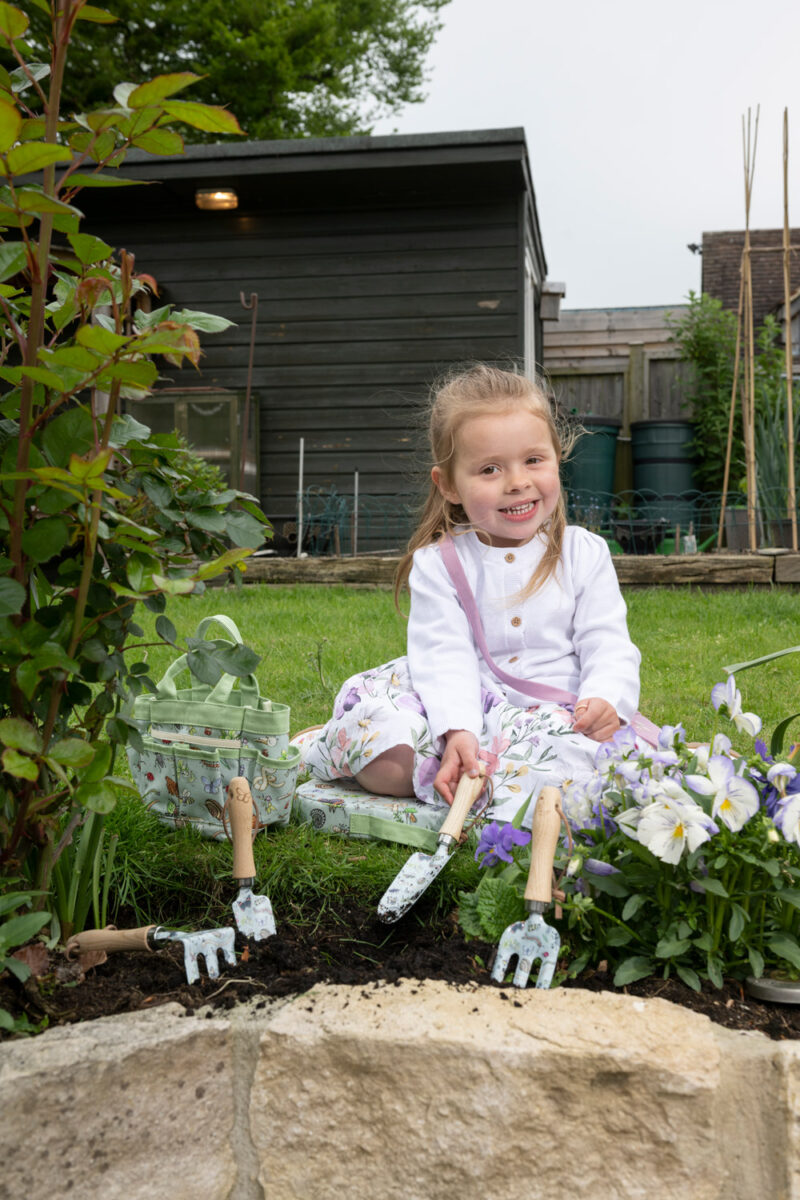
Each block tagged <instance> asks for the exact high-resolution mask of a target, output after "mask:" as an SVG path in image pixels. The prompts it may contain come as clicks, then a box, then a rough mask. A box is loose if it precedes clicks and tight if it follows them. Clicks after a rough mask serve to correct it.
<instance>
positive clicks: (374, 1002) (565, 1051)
mask: <svg viewBox="0 0 800 1200" xmlns="http://www.w3.org/2000/svg"><path fill="white" fill-rule="evenodd" d="M720 1035H722V1036H720ZM743 1037H744V1038H745V1041H746V1042H747V1050H746V1052H745V1054H744V1062H745V1066H746V1069H742V1070H740V1069H739V1066H738V1059H737V1057H736V1055H737V1053H738V1048H739V1047H740V1044H741V1039H742V1038H743ZM728 1055H732V1059H731V1062H728V1061H726V1056H728ZM773 1057H774V1050H773V1048H772V1044H771V1043H769V1042H768V1041H767V1039H766V1038H764V1037H763V1036H762V1035H760V1034H759V1035H754V1036H753V1037H752V1038H749V1039H748V1038H747V1035H737V1034H732V1033H729V1032H727V1031H725V1030H720V1029H718V1028H717V1027H714V1026H713V1025H712V1023H711V1022H710V1021H709V1020H708V1019H707V1018H705V1017H700V1016H697V1015H695V1014H692V1013H690V1012H688V1011H687V1010H685V1009H682V1008H679V1007H677V1006H675V1005H672V1004H669V1003H667V1002H665V1001H660V1000H649V1001H643V1000H639V999H636V998H634V997H629V996H625V995H612V994H604V995H598V994H594V993H590V992H585V991H579V990H554V991H549V992H544V991H542V992H540V991H536V990H532V989H531V990H528V991H525V992H521V993H519V992H515V991H514V990H513V989H508V991H506V992H500V991H499V990H495V989H487V988H479V989H478V988H476V989H469V988H466V989H464V988H461V989H457V988H453V987H451V986H448V985H446V984H440V983H432V982H427V983H425V984H419V983H414V982H410V981H404V982H403V983H401V984H400V985H399V986H387V985H383V986H380V985H378V986H375V987H371V988H368V989H359V988H317V989H314V991H312V992H310V993H308V994H307V995H306V996H303V997H298V998H297V999H296V1000H295V1001H294V1002H293V1003H292V1004H291V1005H287V1006H285V1007H284V1008H283V1009H282V1010H281V1011H280V1012H279V1013H278V1014H277V1015H276V1016H275V1017H274V1018H273V1019H272V1020H271V1021H270V1023H269V1026H268V1028H267V1029H266V1030H265V1032H264V1033H263V1035H262V1039H261V1056H260V1061H259V1063H258V1067H257V1068H256V1072H255V1077H254V1083H253V1091H252V1097H251V1130H252V1139H253V1143H254V1145H255V1148H256V1151H257V1154H258V1155H259V1158H260V1163H261V1168H260V1182H261V1186H262V1187H263V1189H264V1196H265V1197H266V1200H334V1197H335V1198H336V1200H341V1198H342V1197H362V1196H363V1197H369V1200H396V1198H397V1197H399V1196H402V1197H403V1198H404V1200H455V1198H457V1200H486V1197H491V1198H492V1200H519V1198H520V1197H523V1196H524V1197H525V1198H526V1200H536V1198H538V1197H547V1198H548V1200H552V1197H553V1196H573V1197H592V1200H596V1197H597V1196H603V1197H604V1198H607V1200H615V1198H617V1197H619V1198H624V1200H629V1198H630V1200H634V1198H636V1200H639V1198H641V1200H652V1197H655V1196H669V1198H670V1200H715V1198H716V1197H722V1196H725V1197H726V1198H727V1200H734V1198H737V1200H753V1197H754V1196H761V1195H769V1196H774V1197H775V1198H776V1200H777V1197H778V1196H779V1195H781V1194H782V1190H781V1180H782V1166H781V1159H782V1154H781V1153H780V1150H779V1139H777V1140H776V1138H775V1137H773V1138H772V1141H770V1137H769V1133H768V1130H767V1129H766V1128H765V1121H764V1113H763V1112H762V1108H763V1103H762V1102H763V1099H764V1097H763V1094H761V1090H760V1086H759V1083H758V1080H759V1078H760V1076H761V1075H763V1073H764V1071H765V1070H766V1072H767V1073H769V1071H770V1070H771V1067H772V1059H773ZM748 1138H750V1139H752V1140H759V1139H760V1143H761V1149H760V1150H759V1149H756V1150H755V1153H754V1155H750V1156H749V1157H748V1155H747V1154H744V1153H742V1148H743V1145H744V1144H746V1143H747V1141H748ZM737 1148H738V1151H739V1152H738V1154H737ZM771 1150H774V1151H775V1155H774V1161H773V1159H771V1158H770V1151H771ZM764 1184H766V1190H764V1186H763V1185H764ZM773 1184H774V1189H775V1190H770V1188H772V1187H773ZM753 1189H754V1190H753Z"/></svg>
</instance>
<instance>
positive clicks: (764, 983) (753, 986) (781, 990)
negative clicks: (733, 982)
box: [744, 975, 800, 1004]
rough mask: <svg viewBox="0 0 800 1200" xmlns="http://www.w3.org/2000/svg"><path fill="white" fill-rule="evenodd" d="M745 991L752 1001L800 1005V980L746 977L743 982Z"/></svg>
mask: <svg viewBox="0 0 800 1200" xmlns="http://www.w3.org/2000/svg"><path fill="white" fill-rule="evenodd" d="M744 986H745V991H746V992H747V994H748V995H749V996H752V997H753V999H754V1000H771V1001H773V1002H774V1003H777V1004H800V979H772V978H771V977H770V976H769V975H762V976H761V978H760V979H756V977H755V975H748V976H747V979H745V981H744Z"/></svg>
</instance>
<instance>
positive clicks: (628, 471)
mask: <svg viewBox="0 0 800 1200" xmlns="http://www.w3.org/2000/svg"><path fill="white" fill-rule="evenodd" d="M649 408H650V406H649V404H648V395H647V362H646V359H645V354H644V342H631V344H630V354H629V357H628V367H627V370H626V371H625V382H624V386H623V391H622V428H621V429H620V431H619V446H618V450H617V470H616V475H615V478H614V490H615V491H616V492H627V491H630V490H631V488H632V487H633V456H632V454H631V421H641V420H643V419H644V418H645V417H647V416H648V415H649Z"/></svg>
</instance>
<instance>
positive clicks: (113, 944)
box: [67, 925, 155, 957]
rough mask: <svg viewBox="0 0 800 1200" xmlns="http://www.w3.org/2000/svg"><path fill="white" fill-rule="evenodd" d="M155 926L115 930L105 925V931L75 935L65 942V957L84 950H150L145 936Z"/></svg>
mask: <svg viewBox="0 0 800 1200" xmlns="http://www.w3.org/2000/svg"><path fill="white" fill-rule="evenodd" d="M151 929H155V925H142V926H141V927H140V928H139V929H117V927H116V926H115V925H106V927H105V929H87V930H86V932H85V933H78V934H75V936H74V937H71V938H70V939H69V941H68V942H67V957H71V956H72V955H73V954H82V953H83V952H84V951H86V950H109V951H110V950H152V948H153V947H152V946H151V945H150V943H149V941H148V940H147V935H148V934H149V933H150V931H151Z"/></svg>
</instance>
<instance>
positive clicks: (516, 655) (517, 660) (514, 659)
mask: <svg viewBox="0 0 800 1200" xmlns="http://www.w3.org/2000/svg"><path fill="white" fill-rule="evenodd" d="M508 661H509V662H510V663H512V662H519V655H518V654H513V655H512V656H511V658H510V659H509V660H508Z"/></svg>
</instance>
